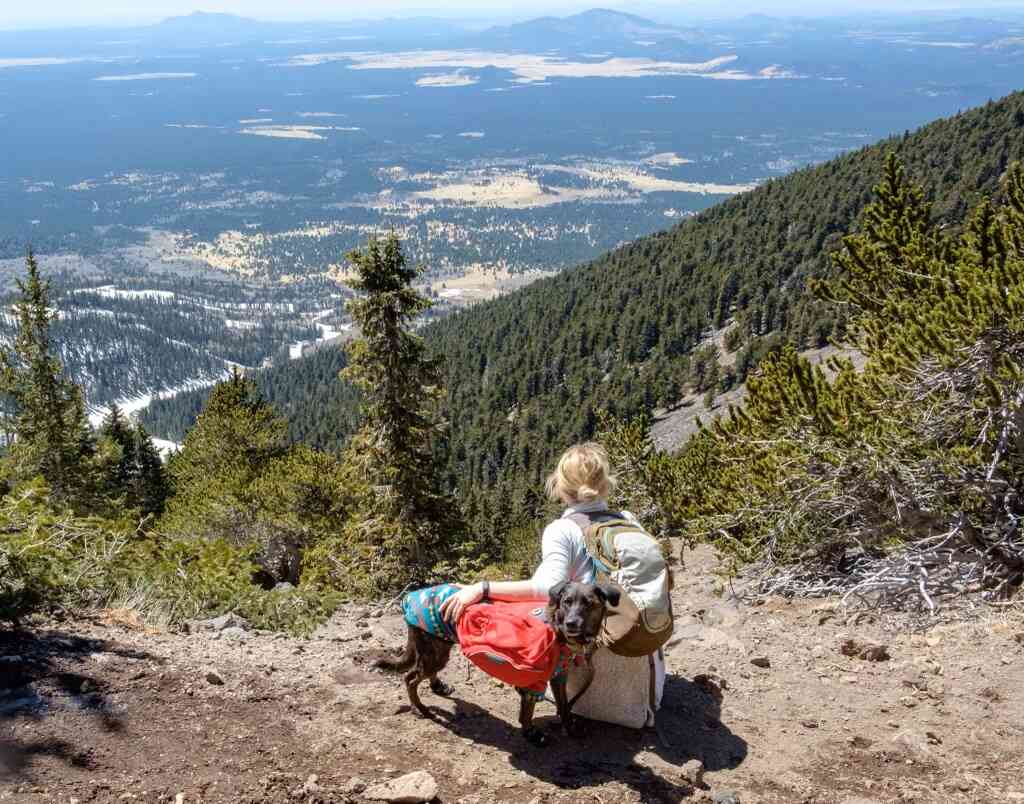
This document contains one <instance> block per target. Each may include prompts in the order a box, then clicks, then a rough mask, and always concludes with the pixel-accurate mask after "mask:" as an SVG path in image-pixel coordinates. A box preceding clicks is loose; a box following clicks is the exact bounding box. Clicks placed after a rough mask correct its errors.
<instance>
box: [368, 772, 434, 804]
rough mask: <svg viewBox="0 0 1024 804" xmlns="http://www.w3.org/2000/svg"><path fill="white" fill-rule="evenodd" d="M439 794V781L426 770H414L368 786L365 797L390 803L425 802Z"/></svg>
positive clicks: (410, 803) (419, 803)
mask: <svg viewBox="0 0 1024 804" xmlns="http://www.w3.org/2000/svg"><path fill="white" fill-rule="evenodd" d="M436 796H437V782H436V781H435V780H434V777H433V776H431V775H430V774H429V773H427V772H426V771H422V770H419V771H414V772H412V773H407V774H406V775H405V776H399V777H398V778H397V779H391V780H389V781H387V782H381V783H380V784H375V785H373V786H372V787H368V788H366V790H365V791H364V792H363V798H367V799H370V800H371V801H387V802H389V803H390V804H424V802H427V801H430V800H432V799H433V798H435V797H436Z"/></svg>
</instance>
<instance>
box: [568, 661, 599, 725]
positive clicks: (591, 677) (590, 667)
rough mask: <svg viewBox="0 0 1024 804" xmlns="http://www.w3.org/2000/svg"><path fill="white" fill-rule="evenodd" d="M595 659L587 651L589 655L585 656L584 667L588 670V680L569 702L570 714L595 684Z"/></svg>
mask: <svg viewBox="0 0 1024 804" xmlns="http://www.w3.org/2000/svg"><path fill="white" fill-rule="evenodd" d="M593 658H594V657H593V654H592V653H590V651H587V653H585V654H584V655H583V666H584V667H585V668H586V671H587V680H586V681H584V682H583V686H582V687H580V691H579V692H577V693H576V694H575V695H573V696H572V700H571V701H569V711H570V712H571V711H572V708H573V707H574V706H576V701H578V700H579V699H580V698H582V697H583V696H584V695H585V694H586V692H587V690H589V689H590V685H591V684H593V683H594V661H593Z"/></svg>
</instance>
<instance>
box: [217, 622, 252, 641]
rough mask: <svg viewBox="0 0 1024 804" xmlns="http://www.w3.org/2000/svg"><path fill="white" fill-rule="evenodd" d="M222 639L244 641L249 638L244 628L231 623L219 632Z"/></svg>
mask: <svg viewBox="0 0 1024 804" xmlns="http://www.w3.org/2000/svg"><path fill="white" fill-rule="evenodd" d="M220 635H221V638H222V639H230V640H232V641H234V642H245V640H247V639H248V638H249V634H248V632H246V630H245V629H244V628H239V627H238V626H237V625H233V626H231V627H230V628H225V629H224V630H223V631H221V632H220Z"/></svg>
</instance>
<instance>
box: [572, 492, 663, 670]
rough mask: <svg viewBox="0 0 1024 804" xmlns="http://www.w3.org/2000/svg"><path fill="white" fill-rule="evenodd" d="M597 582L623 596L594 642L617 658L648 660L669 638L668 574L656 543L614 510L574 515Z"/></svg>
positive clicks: (609, 611)
mask: <svg viewBox="0 0 1024 804" xmlns="http://www.w3.org/2000/svg"><path fill="white" fill-rule="evenodd" d="M569 519H570V520H571V521H573V522H575V523H576V524H577V525H579V527H580V528H581V529H582V530H583V542H584V544H585V545H586V548H587V554H588V555H589V556H590V558H591V560H592V561H593V562H594V568H595V570H596V572H597V577H598V581H600V582H604V583H611V584H612V585H614V586H616V587H617V588H618V589H619V590H620V591H621V592H623V594H622V595H621V596H620V598H619V604H618V605H617V606H611V605H609V606H608V613H607V615H606V616H605V620H604V625H603V626H602V629H601V635H600V637H599V638H598V643H599V644H600V645H603V646H604V647H607V648H608V649H609V650H610V651H612V653H617V654H618V655H619V656H649V655H650V654H652V653H654V652H655V651H656V650H658V649H659V648H660V647H662V646H663V645H664V644H665V643H666V642H668V640H669V638H670V637H671V636H672V628H673V616H672V598H671V591H672V582H673V579H672V571H671V570H670V569H669V567H668V564H667V563H666V562H665V557H664V555H663V554H662V552H661V546H660V545H659V544H658V542H657V541H656V540H655V539H654V538H653V537H652V536H651V535H650V534H648V533H647V531H645V530H644V529H643V528H642V527H641V526H640V525H638V524H637V523H636V522H633V521H632V520H629V519H625V518H624V517H623V516H622V514H619V513H615V512H612V511H607V512H604V511H602V512H600V513H596V514H584V513H581V512H580V513H574V514H572V515H570V517H569Z"/></svg>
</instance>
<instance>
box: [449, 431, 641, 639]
mask: <svg viewBox="0 0 1024 804" xmlns="http://www.w3.org/2000/svg"><path fill="white" fill-rule="evenodd" d="M614 487H615V477H614V476H613V475H612V473H611V468H610V467H609V464H608V455H607V453H606V452H605V451H604V448H603V447H602V446H601V445H600V444H593V443H589V444H577V445H576V446H574V447H570V448H569V449H567V450H566V451H565V452H564V453H563V454H562V457H561V458H559V460H558V465H557V466H556V467H555V471H554V472H552V473H551V474H550V475H549V476H548V479H547V482H546V483H545V489H546V490H547V493H548V497H549V498H550V499H552V500H554V501H556V502H558V501H560V502H562V503H563V504H564V505H566V506H568V507H567V508H566V509H565V511H563V512H562V516H561V518H559V519H556V520H555V521H554V522H552V523H551V524H549V525H548V526H547V527H546V528H545V529H544V535H543V537H542V538H541V562H540V566H539V567H537V570H536V572H534V573H533V577H532V578H530V580H528V581H496V582H492V583H490V584H489V586H490V589H489V597H490V599H491V600H511V601H522V600H544V601H546V600H547V599H548V590H549V589H550V588H551V587H552V586H554V585H555V584H557V583H560V582H561V581H578V582H580V583H593V582H594V579H595V573H594V562H593V561H591V559H590V556H588V555H587V548H586V546H585V545H584V542H583V529H582V528H581V527H580V526H579V525H578V524H577V523H576V522H574V521H573V520H572V519H570V517H572V516H573V515H574V514H592V513H598V512H602V511H607V510H608V495H609V494H610V493H611V492H612V490H613V488H614ZM622 514H623V516H624V517H626V518H629V519H633V521H636V520H635V519H634V517H633V516H632V515H631V514H629V513H627V512H625V511H623V512H622ZM483 597H484V585H483V584H482V583H475V584H472V585H470V586H464V587H462V589H461V590H460V591H459V593H458V594H457V595H454V596H452V597H450V598H449V599H448V600H446V601H445V603H444V605H443V606H442V607H441V612H442V614H444V616H445V617H446V618H447V619H449V620H450V621H451V622H458V620H459V617H461V616H462V612H463V611H465V610H466V606H471V605H473V604H474V603H478V602H479V601H480V600H482V599H483Z"/></svg>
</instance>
